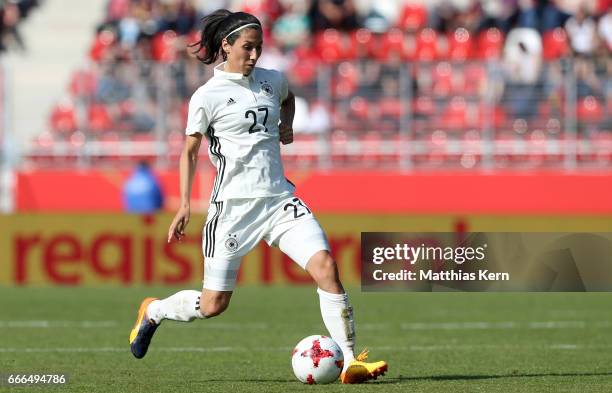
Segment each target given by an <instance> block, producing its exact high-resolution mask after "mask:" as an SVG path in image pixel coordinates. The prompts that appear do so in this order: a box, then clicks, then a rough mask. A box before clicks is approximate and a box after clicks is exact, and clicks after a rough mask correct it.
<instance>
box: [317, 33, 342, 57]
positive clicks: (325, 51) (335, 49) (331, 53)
mask: <svg viewBox="0 0 612 393" xmlns="http://www.w3.org/2000/svg"><path fill="white" fill-rule="evenodd" d="M343 46H344V44H343V37H342V34H341V33H340V32H339V31H338V30H336V29H325V30H324V31H322V32H320V33H318V34H317V35H316V36H315V48H316V51H317V53H318V54H319V58H320V59H321V60H322V61H324V62H325V63H337V62H338V61H340V60H342V59H343V58H344V57H345V52H346V50H345V49H344V48H343Z"/></svg>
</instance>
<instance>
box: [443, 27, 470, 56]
mask: <svg viewBox="0 0 612 393" xmlns="http://www.w3.org/2000/svg"><path fill="white" fill-rule="evenodd" d="M472 46H473V44H472V37H471V36H470V32H469V31H467V29H465V28H463V27H460V28H458V29H457V30H455V31H454V32H452V33H450V34H449V35H448V53H447V55H446V57H447V58H448V59H450V60H453V61H465V60H467V59H468V58H470V56H471V55H472V51H473V48H472Z"/></svg>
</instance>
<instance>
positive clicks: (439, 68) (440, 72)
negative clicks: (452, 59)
mask: <svg viewBox="0 0 612 393" xmlns="http://www.w3.org/2000/svg"><path fill="white" fill-rule="evenodd" d="M431 70H432V78H431V79H432V84H433V87H432V90H433V94H434V95H437V96H448V95H449V94H451V92H453V90H454V89H453V69H452V66H451V65H450V63H448V62H446V61H443V62H440V63H438V64H436V65H435V66H434V67H432V68H431Z"/></svg>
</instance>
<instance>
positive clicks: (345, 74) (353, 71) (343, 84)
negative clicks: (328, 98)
mask: <svg viewBox="0 0 612 393" xmlns="http://www.w3.org/2000/svg"><path fill="white" fill-rule="evenodd" d="M358 82H359V72H358V70H357V68H356V67H355V66H354V65H353V64H352V63H349V62H346V61H345V62H342V63H340V64H339V65H338V76H337V77H336V78H334V79H333V80H332V92H333V94H334V95H335V96H336V97H348V96H350V95H352V94H353V93H355V91H356V90H357V85H358Z"/></svg>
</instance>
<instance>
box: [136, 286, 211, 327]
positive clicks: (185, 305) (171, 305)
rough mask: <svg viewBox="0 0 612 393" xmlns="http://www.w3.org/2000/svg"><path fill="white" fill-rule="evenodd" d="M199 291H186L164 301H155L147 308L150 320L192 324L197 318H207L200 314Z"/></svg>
mask: <svg viewBox="0 0 612 393" xmlns="http://www.w3.org/2000/svg"><path fill="white" fill-rule="evenodd" d="M200 294H201V292H199V291H192V290H184V291H180V292H177V293H175V294H174V295H172V296H170V297H167V298H165V299H162V300H154V301H152V302H151V304H149V307H148V308H147V315H148V316H149V318H151V319H152V320H154V321H155V323H160V322H161V321H163V320H164V319H171V320H173V321H181V322H191V321H193V320H194V319H196V318H206V317H205V316H204V315H202V313H200Z"/></svg>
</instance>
